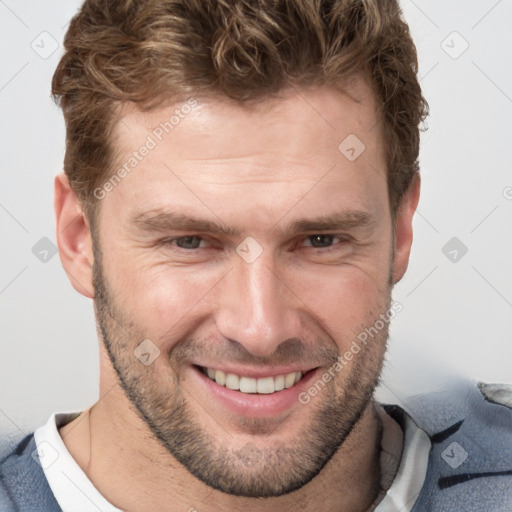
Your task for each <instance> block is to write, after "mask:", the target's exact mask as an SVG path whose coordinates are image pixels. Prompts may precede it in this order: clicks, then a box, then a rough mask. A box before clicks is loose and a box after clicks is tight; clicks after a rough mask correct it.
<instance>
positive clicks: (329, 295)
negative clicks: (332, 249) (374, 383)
mask: <svg viewBox="0 0 512 512" xmlns="http://www.w3.org/2000/svg"><path fill="white" fill-rule="evenodd" d="M388 272H389V269H388V268H383V269H381V270H380V271H379V272H377V269H375V268H374V269H373V272H372V273H369V272H366V271H365V270H364V269H362V268H358V267H354V266H348V265H346V266H340V267H338V268H331V269H326V270H324V271H323V272H317V273H315V274H311V275H308V274H307V273H302V274H301V276H300V280H299V279H297V280H296V281H295V286H294V288H293V289H294V290H297V292H296V294H297V296H298V297H300V299H301V300H302V301H303V302H304V304H305V305H306V306H307V309H308V311H309V312H310V313H311V312H313V313H311V314H314V315H315V316H316V318H317V319H319V322H320V323H321V326H322V328H323V329H324V330H325V331H326V332H327V333H328V334H329V335H330V336H331V337H332V338H333V339H334V340H336V341H337V342H338V344H340V346H342V348H343V347H345V346H347V345H350V343H351V342H352V341H353V340H354V339H355V338H357V335H358V334H359V333H361V332H362V331H363V330H364V328H365V327H367V326H369V325H373V323H374V322H375V319H376V318H378V317H379V315H380V314H381V313H383V312H384V311H385V310H386V308H387V307H388V305H389V300H390V291H391V290H390V287H389V286H388V284H387V282H388Z"/></svg>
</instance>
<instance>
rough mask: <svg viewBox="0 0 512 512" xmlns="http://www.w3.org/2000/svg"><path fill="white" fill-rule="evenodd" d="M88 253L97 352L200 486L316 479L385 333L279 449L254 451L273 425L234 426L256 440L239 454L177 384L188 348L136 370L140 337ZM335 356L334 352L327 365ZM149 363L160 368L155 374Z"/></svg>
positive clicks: (359, 410)
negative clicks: (199, 416) (208, 425)
mask: <svg viewBox="0 0 512 512" xmlns="http://www.w3.org/2000/svg"><path fill="white" fill-rule="evenodd" d="M94 246H95V259H94V261H95V263H94V267H93V284H94V290H95V299H94V306H95V312H96V319H97V322H98V326H99V329H100V332H101V336H102V339H103V342H104V345H105V347H106V350H107V352H108V354H109V357H110V360H111V363H112V366H113V367H114V369H115V371H116V373H117V376H118V379H119V383H120V385H121V387H122V389H123V390H124V392H125V394H126V396H127V398H128V400H129V401H130V403H131V404H132V406H133V407H134V409H135V411H136V412H137V413H138V414H139V416H140V417H141V418H142V419H143V420H144V421H145V422H146V424H147V426H148V428H149V430H150V431H151V432H152V434H153V435H154V436H155V437H156V438H157V439H158V440H159V441H160V443H161V444H162V445H163V446H164V447H165V448H166V450H167V451H168V452H169V453H170V454H171V455H172V457H174V458H175V459H176V460H178V461H179V462H180V463H181V464H182V465H183V466H184V467H185V468H186V469H187V470H188V471H189V472H190V473H191V474H192V475H194V476H195V477H196V478H198V479H199V480H200V481H202V482H203V483H204V484H206V485H207V486H209V487H212V488H214V489H216V490H218V491H221V492H223V493H226V494H229V495H234V496H240V497H248V498H269V497H278V496H283V495H286V494H288V493H291V492H293V491H295V490H297V489H300V488H301V487H303V486H304V485H306V484H307V483H308V482H310V481H311V480H312V479H313V478H314V477H315V476H317V475H318V474H319V473H320V471H321V470H322V469H323V468H324V467H325V465H326V464H327V463H328V462H329V460H330V459H331V458H332V457H333V456H334V454H335V453H336V452H337V451H338V450H339V449H340V447H342V445H343V443H344V442H345V440H346V439H347V438H348V436H349V435H350V433H351V432H352V431H353V429H354V427H355V426H356V425H357V423H358V421H359V420H360V419H361V416H362V414H363V412H364V411H365V410H366V408H367V407H368V405H369V403H370V401H371V400H372V397H373V393H374V390H375V388H376V386H377V385H378V381H379V378H380V374H381V370H382V364H383V359H384V353H385V346H386V341H387V338H388V326H387V325H386V326H385V327H384V328H383V329H382V330H381V331H380V332H379V334H378V335H377V336H375V338H374V339H373V340H372V341H371V343H368V344H367V345H366V346H365V347H364V349H363V350H361V353H359V354H357V355H356V356H355V357H354V359H353V360H352V361H351V362H350V365H349V366H347V368H345V369H343V371H342V372H340V374H339V375H338V376H337V378H336V379H334V380H333V381H331V382H330V383H329V385H327V386H326V387H325V389H323V390H322V392H321V393H319V395H318V396H317V397H315V399H314V400H311V402H310V403H309V404H307V405H302V406H301V407H303V408H304V409H303V411H301V412H303V414H307V415H308V416H309V421H308V422H307V425H306V426H305V427H304V428H303V429H302V431H301V432H300V434H298V435H296V436H293V439H290V440H289V441H287V442H286V444H280V445H276V444H275V443H273V446H272V447H270V446H268V444H269V443H266V444H267V446H258V442H259V438H261V437H262V434H263V437H264V439H265V438H268V437H269V436H271V435H272V430H273V429H274V428H276V426H273V427H272V428H270V427H269V424H268V422H266V420H264V419H254V420H250V419H245V420H244V419H241V421H240V423H239V426H240V425H241V426H243V427H245V428H246V432H247V434H250V433H251V434H258V435H259V436H260V437H258V435H255V436H254V441H249V442H247V443H245V444H244V445H243V446H241V447H240V446H238V447H235V446H222V444H221V443H220V442H219V441H218V440H217V439H216V438H215V436H214V435H212V434H211V432H208V431H207V429H206V428H205V427H204V426H202V425H201V423H200V422H199V421H198V420H197V418H196V417H195V416H194V414H193V413H192V412H193V409H192V405H193V402H194V400H195V398H194V397H193V396H192V395H191V394H190V392H188V391H187V390H186V389H185V388H184V383H183V382H182V379H181V378H180V366H179V360H180V357H179V354H180V347H181V346H182V345H186V344H187V343H188V350H190V347H191V346H193V345H192V344H191V343H190V342H191V340H189V339H182V340H178V341H177V342H176V343H175V344H174V345H173V350H172V351H171V352H170V354H168V355H166V354H164V353H162V355H161V356H160V358H159V359H157V361H156V362H155V363H154V364H153V365H152V366H148V367H146V366H144V365H143V364H141V362H140V361H139V360H138V359H137V358H136V357H135V356H134V349H135V348H136V347H137V345H138V344H139V343H140V342H141V341H142V340H143V339H145V338H146V336H145V335H144V332H143V329H141V328H140V327H139V326H137V325H135V324H134V323H133V322H132V321H130V320H129V318H130V315H128V314H126V313H124V312H123V311H122V308H120V307H119V305H118V303H117V301H116V300H115V297H114V294H113V293H112V291H111V290H110V288H109V286H108V283H107V281H106V279H105V276H104V275H103V270H102V261H101V260H102V259H101V253H100V250H99V247H98V244H97V243H96V244H94ZM385 302H386V303H385V308H384V310H382V311H377V314H376V315H374V316H375V318H379V314H381V313H385V312H386V311H387V310H388V309H389V306H390V303H391V297H390V293H389V294H388V297H387V299H386V300H385ZM381 309H382V308H381ZM350 341H352V340H350ZM338 355H339V354H338V353H334V352H333V354H332V356H333V361H332V363H333V364H334V363H335V360H336V358H337V356H338ZM164 361H165V363H164ZM155 364H160V366H159V367H158V370H157V367H156V366H154V365H155ZM326 371H327V368H326ZM340 377H341V378H340ZM163 383H165V384H163ZM196 405H197V404H196ZM196 409H197V407H196ZM277 429H278V426H277V428H276V432H277ZM265 440H266V439H265ZM260 444H261V443H260Z"/></svg>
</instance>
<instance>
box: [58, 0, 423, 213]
mask: <svg viewBox="0 0 512 512" xmlns="http://www.w3.org/2000/svg"><path fill="white" fill-rule="evenodd" d="M64 46H65V53H64V55H63V57H62V59H61V60H60V62H59V65H58V67H57V70H56V72H55V74H54V77H53V82H52V94H53V96H54V99H55V100H56V101H58V102H60V105H61V106H62V109H63V112H64V117H65V120H66V131H67V137H66V154H65V159H64V170H65V172H66V174H67V176H68V178H69V181H70V184H71V187H72V188H73V190H74V191H75V193H76V194H77V195H78V197H79V198H80V200H81V201H82V204H83V206H84V207H85V210H86V212H87V213H89V214H90V213H92V212H94V211H96V205H97V199H96V198H95V197H94V195H93V191H94V190H95V188H96V187H98V186H99V185H101V183H102V182H103V181H104V180H105V179H107V178H108V176H109V175H111V174H112V173H113V172H114V169H113V167H114V165H115V162H114V151H113V148H112V147H111V144H110V140H111V135H112V131H113V128H114V126H115V124H116V122H117V115H116V113H117V112H118V109H119V106H120V105H122V103H124V102H133V103H135V104H136V105H137V106H139V107H140V108H141V109H144V108H153V107H156V106H158V105H159V104H161V103H162V102H164V101H169V100H170V99H172V98H174V97H180V96H184V95H187V94H188V95H190V94H201V93H208V94H211V93H213V94H220V95H224V96H228V97H229V98H232V99H234V100H236V101H239V102H241V103H244V102H249V101H251V100H257V99H259V98H262V97H265V96H271V95H273V94H275V93H277V92H278V91H279V90H281V89H283V88H285V87H287V86H309V85H330V86H334V87H335V88H338V89H341V88H342V84H343V82H344V81H345V80H347V78H349V77H350V76H355V75H357V74H362V75H363V76H364V77H365V78H366V79H367V81H368V83H369V84H370V85H371V87H372V89H373V91H374V94H375V95H376V99H377V103H378V105H379V110H380V116H381V120H382V128H383V133H384V138H385V145H386V148H385V149H386V154H387V173H388V189H389V200H390V206H391V210H392V212H393V213H396V209H397V207H398V205H399V203H400V200H401V198H402V196H403V193H404V192H405V190H407V188H408V186H409V184H410V183H411V180H412V178H413V176H414V175H415V174H416V173H417V172H418V161H417V159H418V152H419V132H420V124H421V122H422V121H423V120H424V118H425V117H426V115H427V113H428V105H427V103H426V101H425V100H424V98H423V96H422V93H421V88H420V85H419V82H418V79H417V55H416V49H415V46H414V43H413V41H412V39H411V36H410V33H409V29H408V26H407V24H406V23H405V22H404V21H403V19H402V13H401V11H400V7H399V5H398V2H397V0H384V1H383V0H338V1H336V0H258V1H256V0H115V1H112V0H86V1H85V2H84V4H83V6H82V8H81V10H80V11H79V12H78V14H77V15H76V16H75V17H74V18H73V19H72V21H71V24H70V26H69V29H68V31H67V34H66V37H65V40H64Z"/></svg>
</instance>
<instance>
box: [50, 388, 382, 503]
mask: <svg viewBox="0 0 512 512" xmlns="http://www.w3.org/2000/svg"><path fill="white" fill-rule="evenodd" d="M60 434H61V436H62V438H63V440H64V443H65V445H66V446H67V448H68V450H69V451H70V453H71V455H72V456H73V458H74V459H75V460H76V462H77V463H78V465H79V466H80V467H81V469H82V470H83V471H84V472H85V474H86V475H87V476H88V478H89V479H90V480H91V481H92V483H93V484H94V486H95V487H96V488H97V489H98V490H99V492H100V493H101V494H102V495H103V496H104V497H105V498H106V499H107V500H108V501H109V502H111V503H112V504H113V505H115V506H117V507H118V508H120V509H122V510H124V511H126V512H139V511H145V510H160V511H162V512H175V511H191V512H193V511H194V510H197V511H199V512H213V511H218V510H232V511H234V512H238V511H240V512H241V511H244V512H260V511H261V512H262V511H266V512H274V511H275V512H277V511H279V512H288V511H292V510H297V504H298V503H300V504H301V509H302V511H303V512H315V511H318V508H319V505H318V504H319V503H322V510H323V511H325V512H335V511H336V512H339V511H340V510H343V511H347V512H348V511H350V512H363V511H366V510H368V508H369V507H370V506H371V504H372V502H374V501H375V499H376V497H377V493H378V489H379V482H380V469H379V448H380V436H381V422H380V419H379V415H378V414H377V412H376V406H375V404H374V403H373V402H371V403H370V404H369V405H368V406H367V408H366V409H365V411H364V413H363V415H362V417H361V419H360V421H359V422H358V423H357V425H356V426H355V427H354V429H353V431H352V432H351V434H350V435H349V437H348V438H347V439H346V441H345V442H344V443H343V445H342V446H341V447H340V449H339V450H338V451H337V452H336V454H335V455H334V456H333V457H332V459H331V460H330V461H329V462H328V463H327V465H326V466H325V467H324V468H323V469H322V471H321V472H320V473H319V474H318V475H317V476H316V477H315V478H314V479H313V480H312V481H310V482H309V483H308V484H306V485H305V486H304V487H302V488H300V489H298V490H297V491H294V492H292V493H290V494H287V495H284V496H280V497H277V498H265V499H262V498H256V499H255V498H244V497H238V496H231V495H227V494H224V493H221V492H219V491H217V490H215V489H212V488H210V487H208V486H206V485H205V484H203V483H202V482H201V481H199V480H198V479H196V478H195V477H194V476H193V475H191V474H190V473H189V472H188V470H187V469H186V468H185V467H184V466H182V465H181V464H180V463H179V462H177V461H176V460H175V459H174V457H172V456H171V455H170V454H169V452H167V450H165V449H164V448H163V447H162V446H161V445H160V443H159V442H158V440H156V439H155V438H154V436H153V435H152V434H151V432H150V430H149V428H148V427H147V425H146V424H145V422H144V421H142V419H140V418H139V416H138V415H137V414H136V412H135V411H134V410H133V408H132V407H131V406H130V405H128V404H127V399H126V397H125V396H124V393H123V392H122V391H121V390H120V389H119V388H118V387H117V386H114V388H113V389H112V390H111V391H110V392H109V393H108V394H107V395H106V397H105V398H103V399H102V400H100V401H99V402H98V403H96V404H95V405H94V406H93V407H92V408H91V409H89V410H88V411H86V412H84V413H83V414H82V415H80V416H79V417H78V418H76V419H75V420H74V421H72V422H71V423H69V424H68V425H66V426H64V427H63V428H62V429H61V430H60Z"/></svg>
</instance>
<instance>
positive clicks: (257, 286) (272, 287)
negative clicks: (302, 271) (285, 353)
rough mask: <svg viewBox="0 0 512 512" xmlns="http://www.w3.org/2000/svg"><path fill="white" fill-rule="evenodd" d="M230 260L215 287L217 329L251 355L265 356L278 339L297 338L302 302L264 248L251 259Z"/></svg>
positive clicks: (271, 351)
mask: <svg viewBox="0 0 512 512" xmlns="http://www.w3.org/2000/svg"><path fill="white" fill-rule="evenodd" d="M234 260H235V261H234V268H233V269H232V270H231V271H230V272H229V273H228V274H227V276H226V279H225V280H224V283H223V286H222V287H221V289H220V290H219V291H220V294H221V297H219V301H218V305H219V306H218V310H217V312H216V325H217V329H218V330H219V332H220V334H221V335H222V336H223V337H225V338H226V339H229V340H232V341H233V340H234V341H236V342H238V343H239V344H241V345H242V346H243V347H244V348H245V349H246V350H247V351H248V352H250V353H252V354H253V355H255V356H260V357H265V356H269V355H271V354H272V353H273V352H274V351H275V350H276V348H277V347H278V346H279V344H280V343H283V342H285V341H286V340H289V339H291V338H300V335H301V331H300V326H301V323H300V320H301V316H300V313H301V312H300V306H301V305H302V307H304V305H303V304H302V302H301V301H300V299H299V298H298V297H296V296H295V295H294V293H293V290H292V289H291V288H290V287H289V284H288V283H287V282H286V278H285V276H284V275H283V274H282V273H281V275H280V273H279V269H278V268H277V267H276V266H275V265H274V262H273V258H272V255H267V254H266V251H264V252H263V254H262V255H261V256H260V257H259V258H258V259H256V261H253V262H252V263H248V262H246V261H244V260H243V259H242V258H239V257H238V256H235V257H234Z"/></svg>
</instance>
